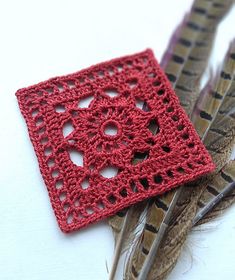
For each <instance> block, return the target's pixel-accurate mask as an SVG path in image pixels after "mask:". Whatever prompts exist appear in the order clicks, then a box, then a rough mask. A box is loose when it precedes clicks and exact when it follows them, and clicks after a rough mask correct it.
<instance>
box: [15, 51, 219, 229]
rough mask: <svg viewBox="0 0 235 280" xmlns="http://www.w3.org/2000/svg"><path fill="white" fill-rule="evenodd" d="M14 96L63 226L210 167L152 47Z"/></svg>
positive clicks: (72, 225)
mask: <svg viewBox="0 0 235 280" xmlns="http://www.w3.org/2000/svg"><path fill="white" fill-rule="evenodd" d="M16 95H17V98H18V101H19V106H20V109H21V112H22V114H23V115H24V118H25V120H26V122H27V125H28V130H29V134H30V138H31V141H32V143H33V146H34V149H35V152H36V154H37V157H38V161H39V166H40V170H41V173H42V176H43V178H44V181H45V184H46V186H47V189H48V192H49V195H50V199H51V203H52V206H53V209H54V212H55V215H56V217H57V220H58V223H59V226H60V228H61V229H62V231H64V232H69V231H72V230H75V229H79V228H81V227H84V226H86V225H88V224H90V223H93V222H95V221H98V220H100V219H103V218H104V217H107V216H110V215H113V214H115V213H116V212H117V211H119V210H121V209H123V208H124V207H127V206H130V205H131V204H133V203H136V202H138V201H141V200H143V199H145V198H148V197H151V196H155V195H157V194H161V193H163V192H165V191H168V190H170V189H172V188H173V187H176V186H178V185H181V184H183V183H185V182H188V181H191V180H193V179H195V178H196V177H198V176H200V175H202V174H205V173H207V172H209V171H212V170H213V168H214V165H213V163H212V161H211V158H210V156H209V154H208V152H207V151H206V149H205V147H204V146H203V145H202V143H201V141H200V139H199V137H198V136H197V134H196V132H195V130H194V128H193V126H192V124H191V123H190V121H189V119H188V117H187V116H186V114H185V112H184V111H183V109H182V108H181V107H180V105H179V101H178V98H177V97H176V95H175V93H174V91H173V90H172V88H171V86H170V84H169V82H168V80H167V78H166V76H165V75H164V73H163V72H162V70H161V69H160V67H159V65H158V63H157V62H156V60H155V58H154V56H153V53H152V51H151V50H146V51H144V52H141V53H138V54H135V55H131V56H126V57H123V58H119V59H114V60H111V61H109V62H106V63H101V64H98V65H95V66H92V67H90V68H88V69H85V70H82V71H80V72H77V73H75V74H72V75H68V76H63V77H57V78H53V79H50V80H48V81H46V82H42V83H39V84H37V85H34V86H31V87H28V88H24V89H21V90H19V91H17V93H16ZM143 105H144V106H143Z"/></svg>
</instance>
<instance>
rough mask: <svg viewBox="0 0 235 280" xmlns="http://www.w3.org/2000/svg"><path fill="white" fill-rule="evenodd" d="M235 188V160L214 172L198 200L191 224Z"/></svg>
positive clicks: (199, 219) (196, 221) (194, 223)
mask: <svg viewBox="0 0 235 280" xmlns="http://www.w3.org/2000/svg"><path fill="white" fill-rule="evenodd" d="M234 189H235V161H234V160H231V161H229V162H228V163H227V164H226V165H225V166H224V167H223V168H222V169H221V170H220V171H219V172H218V174H216V175H215V176H214V177H213V179H212V180H211V183H210V184H209V185H207V187H206V189H205V190H204V192H203V193H202V196H201V197H200V199H199V201H198V210H197V214H196V216H195V217H194V219H193V226H194V225H196V224H197V223H198V222H199V223H201V222H200V221H201V219H202V218H203V217H204V216H205V215H206V214H207V213H208V212H210V211H211V210H212V209H213V207H214V206H215V205H216V204H217V203H218V201H221V200H222V199H223V198H224V197H226V195H227V194H229V193H230V192H232V191H233V190H234Z"/></svg>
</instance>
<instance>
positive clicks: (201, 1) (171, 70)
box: [162, 0, 212, 87]
mask: <svg viewBox="0 0 235 280" xmlns="http://www.w3.org/2000/svg"><path fill="white" fill-rule="evenodd" d="M211 6H212V3H211V2H210V1H206V0H196V1H194V3H193V6H192V8H191V11H190V13H189V14H188V15H187V16H186V17H185V18H184V20H183V23H182V24H181V26H180V27H179V28H178V29H177V30H176V33H175V35H174V36H173V40H174V41H173V44H172V45H173V46H170V47H169V51H167V54H166V55H165V56H164V57H163V63H162V66H163V68H164V69H165V72H166V75H167V76H168V78H169V80H170V82H171V83H172V86H173V87H175V85H176V83H177V81H178V79H179V76H180V74H181V71H182V69H183V66H184V64H185V62H186V60H187V58H188V56H189V54H190V51H191V49H192V45H193V43H194V42H195V41H196V38H197V37H198V34H199V33H200V32H203V30H205V27H204V22H205V21H206V15H207V11H208V10H209V9H210V8H211ZM198 10H203V11H204V12H205V13H198V12H197V11H198ZM170 43H172V41H170Z"/></svg>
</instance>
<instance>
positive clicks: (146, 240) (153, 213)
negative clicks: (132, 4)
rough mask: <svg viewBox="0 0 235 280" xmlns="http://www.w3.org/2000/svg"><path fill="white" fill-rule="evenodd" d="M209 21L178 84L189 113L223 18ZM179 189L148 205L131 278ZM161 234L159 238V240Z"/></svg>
mask: <svg viewBox="0 0 235 280" xmlns="http://www.w3.org/2000/svg"><path fill="white" fill-rule="evenodd" d="M200 3H202V2H200ZM195 7H198V6H197V1H195V4H194V6H193V8H192V10H194V12H196V13H197V11H198V10H197V9H196V8H195ZM207 7H209V6H207ZM210 7H211V11H208V12H207V14H213V13H215V12H216V13H217V14H218V9H217V8H216V9H214V6H213V5H210ZM225 10H227V9H225V8H224V9H223V10H220V13H221V16H220V19H221V18H222V15H224V14H225ZM204 11H205V9H204ZM214 18H215V17H214ZM205 22H207V24H208V28H207V29H206V28H204V29H203V32H202V31H201V32H198V37H197V38H198V39H196V41H195V42H193V41H192V40H191V41H190V39H189V38H188V40H187V41H188V42H190V44H189V43H188V45H191V52H190V53H189V58H191V59H188V60H186V63H185V65H184V66H183V68H182V73H181V76H180V78H179V80H178V82H177V83H176V93H177V95H178V96H179V97H180V100H181V104H182V105H183V107H184V108H185V110H186V111H187V112H188V114H190V112H191V110H192V104H193V103H194V102H193V101H194V100H195V94H194V93H193V91H194V90H195V88H198V86H199V81H200V78H201V76H202V74H203V72H204V70H205V68H206V64H207V63H206V61H207V59H205V57H209V53H210V50H211V43H210V39H211V38H214V36H215V30H216V26H217V25H218V23H219V21H215V20H214V21H211V20H210V21H209V20H207V21H206V20H205ZM209 27H210V28H209ZM205 30H208V31H207V34H206V35H205V32H206V31H205ZM209 30H210V31H209ZM177 33H178V38H180V35H179V30H177ZM209 34H210V36H209ZM174 37H175V38H174V40H177V37H176V36H175V35H174ZM169 56H170V54H169V53H168V54H167V55H166V56H165V57H164V59H165V61H164V63H162V65H163V66H164V64H166V57H169ZM168 60H169V59H168ZM193 61H197V62H198V64H197V67H196V70H195V71H194V70H192V69H193V67H192V65H193ZM202 61H203V63H202ZM204 61H205V62H204ZM181 77H183V78H181ZM186 77H190V81H189V82H188V79H186ZM179 82H180V83H181V84H179V86H178V88H177V85H178V83H179ZM186 88H187V90H186ZM190 99H191V101H190V102H191V105H190V106H189V102H184V100H187V101H188V100H190ZM179 192H180V191H179V190H177V191H175V190H173V191H171V192H169V193H167V194H166V195H164V196H160V197H158V198H157V199H156V201H154V202H153V203H152V205H151V206H150V207H149V208H148V211H147V218H146V223H145V227H144V231H143V233H142V236H141V238H139V240H138V243H137V245H136V246H135V248H134V252H133V253H132V255H131V256H130V259H129V261H128V263H127V270H128V273H127V274H129V275H131V277H129V278H130V279H135V278H137V277H138V274H139V271H140V270H141V267H142V265H143V263H144V261H145V259H146V258H147V255H148V252H149V250H150V248H151V245H152V244H153V242H154V241H155V243H156V244H158V243H159V242H158V241H159V238H160V237H161V236H162V235H161V236H159V227H160V225H161V222H162V221H163V218H164V216H165V213H166V212H167V211H168V208H169V205H170V202H172V201H176V200H177V197H178V195H179ZM157 236H158V239H157V240H155V239H156V238H157ZM147 261H148V260H146V262H147ZM129 278H128V279H129Z"/></svg>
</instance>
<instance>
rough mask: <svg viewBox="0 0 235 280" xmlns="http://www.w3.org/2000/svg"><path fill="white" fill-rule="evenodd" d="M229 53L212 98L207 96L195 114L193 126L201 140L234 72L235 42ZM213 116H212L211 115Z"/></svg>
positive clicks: (229, 84) (228, 86) (230, 82)
mask: <svg viewBox="0 0 235 280" xmlns="http://www.w3.org/2000/svg"><path fill="white" fill-rule="evenodd" d="M228 53H229V55H228V56H227V59H225V63H224V64H223V68H222V71H221V72H220V76H219V77H218V81H217V84H216V86H215V88H214V89H213V91H212V99H210V98H207V99H206V100H204V102H203V106H202V107H201V109H200V110H199V113H198V115H197V116H196V122H195V128H196V130H197V132H198V134H199V136H200V137H201V138H202V140H203V137H204V136H203V135H205V134H206V131H207V129H208V127H209V126H210V123H211V122H212V121H213V118H214V117H215V116H216V114H217V112H218V110H219V107H220V105H221V103H222V102H223V99H224V95H225V93H226V92H227V91H228V90H229V88H230V86H231V84H232V80H233V78H234V74H235V59H234V56H235V42H233V43H232V44H231V46H230V50H229V52H228ZM213 116H214V117H213Z"/></svg>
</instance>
